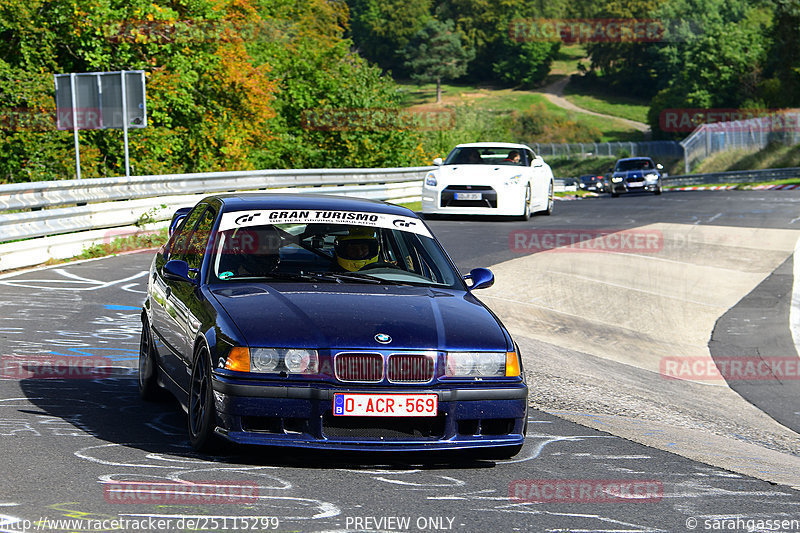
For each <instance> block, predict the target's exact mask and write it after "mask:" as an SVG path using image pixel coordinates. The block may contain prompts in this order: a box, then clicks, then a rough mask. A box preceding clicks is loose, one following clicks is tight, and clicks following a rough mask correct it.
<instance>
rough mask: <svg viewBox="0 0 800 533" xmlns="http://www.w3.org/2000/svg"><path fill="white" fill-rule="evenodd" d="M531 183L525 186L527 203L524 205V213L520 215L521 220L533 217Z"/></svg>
mask: <svg viewBox="0 0 800 533" xmlns="http://www.w3.org/2000/svg"><path fill="white" fill-rule="evenodd" d="M531 197H532V193H531V184H530V183H529V184H528V185H527V186H526V187H525V205H524V206H523V207H522V215H520V217H519V218H520V220H530V218H531Z"/></svg>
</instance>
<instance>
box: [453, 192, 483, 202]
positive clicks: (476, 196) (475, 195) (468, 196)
mask: <svg viewBox="0 0 800 533" xmlns="http://www.w3.org/2000/svg"><path fill="white" fill-rule="evenodd" d="M482 198H483V195H482V194H481V193H479V192H457V193H456V200H480V199H482Z"/></svg>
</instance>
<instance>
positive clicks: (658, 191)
mask: <svg viewBox="0 0 800 533" xmlns="http://www.w3.org/2000/svg"><path fill="white" fill-rule="evenodd" d="M653 193H654V194H655V195H656V196H658V195H659V194H661V182H660V181H659V182H658V185H656V189H655V190H654V191H653Z"/></svg>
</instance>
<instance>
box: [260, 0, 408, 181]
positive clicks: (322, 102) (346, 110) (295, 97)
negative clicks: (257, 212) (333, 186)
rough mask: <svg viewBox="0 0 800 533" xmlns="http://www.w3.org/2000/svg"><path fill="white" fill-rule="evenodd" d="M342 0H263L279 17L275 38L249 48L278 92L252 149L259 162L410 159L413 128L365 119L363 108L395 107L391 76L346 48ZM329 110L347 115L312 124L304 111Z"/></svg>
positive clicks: (374, 163) (292, 164)
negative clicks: (332, 125) (332, 123)
mask: <svg viewBox="0 0 800 533" xmlns="http://www.w3.org/2000/svg"><path fill="white" fill-rule="evenodd" d="M342 6H344V4H337V3H332V2H326V1H324V0H318V1H315V2H310V3H309V2H300V1H295V0H282V1H277V2H276V1H267V0H264V1H263V5H262V6H261V9H262V10H263V11H264V12H265V13H266V15H265V16H266V17H268V18H270V19H271V20H278V21H282V22H281V31H280V32H279V36H278V38H272V39H255V40H252V41H251V42H250V43H249V44H248V50H250V52H251V54H252V55H253V57H254V61H255V62H256V64H259V65H270V67H271V69H272V76H273V77H274V79H275V81H276V84H277V87H278V94H279V97H278V98H276V100H275V103H274V109H275V112H276V115H275V117H273V118H272V119H270V120H269V122H268V123H267V124H268V126H269V129H270V131H271V132H272V135H271V137H270V138H269V139H268V140H267V141H265V142H264V143H263V144H262V145H261V146H260V147H258V148H257V149H256V150H254V152H253V154H252V160H253V161H254V164H255V165H256V166H257V167H259V168H325V167H328V168H336V167H339V168H341V167H380V166H403V165H407V164H409V162H410V161H412V160H413V158H414V153H415V150H416V149H417V146H418V140H417V138H416V136H415V133H414V132H413V131H408V130H402V129H395V128H385V127H382V126H381V125H380V124H374V125H371V124H363V123H362V122H361V121H360V120H359V118H360V117H361V116H363V115H364V114H365V113H366V114H369V113H370V112H373V111H374V112H378V111H381V110H384V111H385V110H397V111H399V110H400V108H399V104H398V102H397V90H396V86H395V85H394V82H393V81H392V80H391V78H388V77H386V76H383V75H382V74H381V71H380V69H378V68H376V67H374V66H370V65H368V64H367V62H366V61H364V60H363V59H362V58H361V57H359V56H358V55H356V54H354V53H352V52H351V51H350V45H351V43H350V42H349V41H348V40H346V39H344V38H343V35H344V33H345V26H346V20H347V13H346V11H342V10H341V9H342ZM326 110H333V111H335V112H337V113H338V114H339V116H342V117H344V118H345V123H344V124H343V125H342V127H340V128H336V129H318V128H315V126H314V125H313V124H312V123H311V122H310V121H309V117H310V116H313V115H314V114H319V113H322V112H324V111H326Z"/></svg>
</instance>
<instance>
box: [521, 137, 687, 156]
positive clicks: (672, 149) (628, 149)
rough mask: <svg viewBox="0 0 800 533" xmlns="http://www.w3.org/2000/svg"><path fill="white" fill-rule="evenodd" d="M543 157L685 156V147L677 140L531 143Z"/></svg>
mask: <svg viewBox="0 0 800 533" xmlns="http://www.w3.org/2000/svg"><path fill="white" fill-rule="evenodd" d="M528 146H530V147H531V148H533V149H534V150H535V151H536V153H537V154H539V155H541V156H542V157H622V156H628V157H636V156H648V157H655V158H674V159H680V158H681V157H683V147H682V146H681V145H680V143H678V142H676V141H644V142H605V143H603V142H598V143H570V144H554V143H529V144H528Z"/></svg>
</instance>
